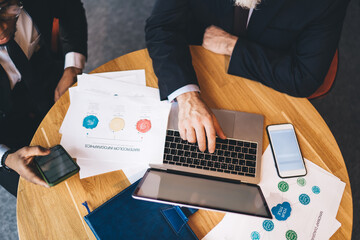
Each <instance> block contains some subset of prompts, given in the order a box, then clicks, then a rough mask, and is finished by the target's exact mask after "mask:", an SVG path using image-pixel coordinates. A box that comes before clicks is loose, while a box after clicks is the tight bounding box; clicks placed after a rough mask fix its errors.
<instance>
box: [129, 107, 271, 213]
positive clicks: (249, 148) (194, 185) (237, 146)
mask: <svg viewBox="0 0 360 240" xmlns="http://www.w3.org/2000/svg"><path fill="white" fill-rule="evenodd" d="M212 111H213V113H214V114H215V116H216V118H217V120H218V122H219V124H220V126H221V127H222V129H223V131H224V133H225V135H226V136H227V139H226V140H223V139H220V138H217V140H216V150H215V152H214V153H213V154H211V153H209V152H207V151H205V152H201V151H200V150H199V148H198V146H197V143H189V142H187V141H184V140H182V139H181V137H180V134H179V132H178V127H177V125H178V105H177V104H173V106H172V109H171V112H170V116H169V122H168V130H167V136H166V141H165V148H164V158H163V164H150V168H149V169H148V170H147V172H146V173H145V175H144V177H143V179H142V180H141V182H140V183H139V184H138V186H137V188H136V189H135V191H134V193H133V197H134V198H136V199H141V200H146V201H154V202H161V203H167V204H175V205H181V206H187V207H195V208H200V209H210V210H217V211H222V212H234V213H240V214H246V215H252V216H259V217H264V218H270V219H271V218H272V216H271V213H270V211H269V208H268V205H267V203H266V201H265V198H264V196H263V193H262V191H261V189H260V187H259V186H258V185H256V184H257V183H259V181H260V172H261V156H262V138H263V124H264V117H263V116H262V115H259V114H253V113H245V112H237V111H229V110H222V109H212Z"/></svg>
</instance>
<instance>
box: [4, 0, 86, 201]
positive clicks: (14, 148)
mask: <svg viewBox="0 0 360 240" xmlns="http://www.w3.org/2000/svg"><path fill="white" fill-rule="evenodd" d="M55 18H57V19H59V32H60V34H59V36H60V44H58V45H57V44H54V43H56V42H54V40H56V39H57V38H56V36H52V33H53V22H54V19H55ZM52 41H53V42H52ZM54 46H55V47H58V50H59V51H57V52H54V51H53V50H51V49H53V48H54ZM86 56H87V22H86V17H85V10H84V8H83V5H82V3H81V0H24V1H23V2H21V1H19V0H0V158H1V163H0V167H1V169H0V184H1V185H2V186H3V187H5V188H6V189H7V190H8V191H9V192H10V193H12V194H13V195H16V191H17V182H18V179H19V175H18V174H20V176H22V177H24V178H25V179H27V180H29V181H31V182H33V183H36V184H40V185H43V186H47V185H46V183H45V182H44V181H43V180H42V179H40V178H39V177H38V176H37V175H36V173H35V171H34V170H33V166H32V159H33V157H34V156H36V155H46V154H48V153H49V150H46V149H43V148H40V147H24V146H27V145H28V144H29V143H30V140H31V138H32V136H33V134H34V132H35V130H36V128H37V126H38V124H39V123H40V121H41V119H42V118H43V117H44V116H45V114H46V113H47V112H48V110H49V109H50V107H51V106H52V105H53V103H54V100H55V101H56V100H57V99H59V97H60V96H61V95H62V94H63V93H64V92H65V91H66V90H67V89H68V88H69V87H70V86H71V85H72V84H73V83H74V82H75V81H76V75H77V74H79V73H81V72H82V69H83V67H84V64H85V60H86ZM11 169H12V170H13V171H12V170H11Z"/></svg>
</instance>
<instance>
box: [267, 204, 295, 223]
mask: <svg viewBox="0 0 360 240" xmlns="http://www.w3.org/2000/svg"><path fill="white" fill-rule="evenodd" d="M291 210H292V209H291V205H290V203H289V202H283V203H279V204H278V205H276V206H275V207H273V208H271V213H272V214H273V215H274V217H275V218H276V219H277V220H279V221H286V220H287V219H288V218H289V217H290V215H291Z"/></svg>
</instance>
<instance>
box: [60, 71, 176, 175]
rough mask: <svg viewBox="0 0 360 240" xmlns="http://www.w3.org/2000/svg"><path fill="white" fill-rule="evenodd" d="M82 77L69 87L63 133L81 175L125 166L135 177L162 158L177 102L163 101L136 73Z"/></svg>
mask: <svg viewBox="0 0 360 240" xmlns="http://www.w3.org/2000/svg"><path fill="white" fill-rule="evenodd" d="M79 80H80V81H79V85H78V86H77V87H73V88H70V89H69V92H70V107H69V109H68V112H67V114H66V116H65V119H64V121H63V124H62V126H61V128H60V133H61V134H62V138H61V145H63V147H64V148H65V149H66V150H67V151H68V152H69V154H70V155H71V156H72V157H74V158H77V160H78V163H79V165H80V177H89V176H93V175H97V174H101V173H105V172H110V171H115V170H119V169H122V170H123V171H124V173H125V174H126V175H127V177H128V178H129V180H131V182H133V181H136V180H137V179H138V178H139V177H141V173H143V172H144V170H145V169H146V168H147V167H148V164H149V163H161V162H162V157H163V149H164V144H165V134H166V127H167V121H168V115H169V111H170V107H171V104H170V103H168V102H167V101H163V102H161V101H160V100H159V93H158V90H157V89H154V88H150V87H146V86H144V85H143V84H145V81H143V82H142V81H138V80H136V78H134V76H133V75H131V74H130V75H129V74H127V75H125V76H121V77H117V78H111V77H109V78H108V79H106V78H102V77H101V75H100V77H99V76H92V75H86V74H84V75H81V76H80V77H79ZM86 80H89V81H86ZM134 176H136V177H134Z"/></svg>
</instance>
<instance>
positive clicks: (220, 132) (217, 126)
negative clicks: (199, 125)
mask: <svg viewBox="0 0 360 240" xmlns="http://www.w3.org/2000/svg"><path fill="white" fill-rule="evenodd" d="M212 118H213V122H214V128H215V131H216V134H217V135H218V136H219V137H220V138H221V139H226V135H225V133H224V132H223V130H222V128H221V126H220V124H219V122H218V120H217V119H216V117H215V115H213V116H212Z"/></svg>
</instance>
